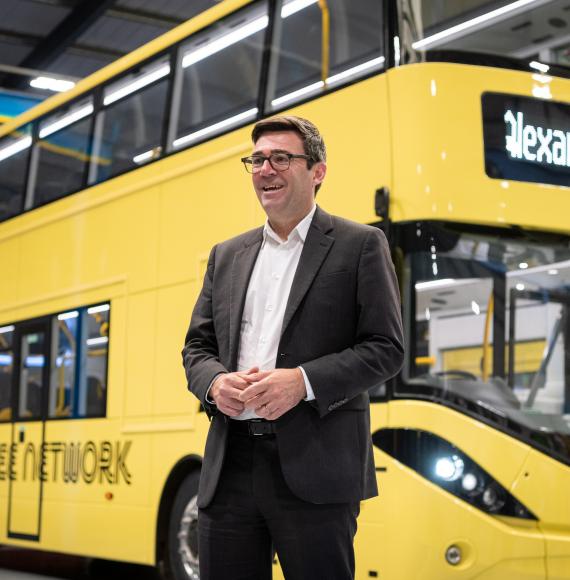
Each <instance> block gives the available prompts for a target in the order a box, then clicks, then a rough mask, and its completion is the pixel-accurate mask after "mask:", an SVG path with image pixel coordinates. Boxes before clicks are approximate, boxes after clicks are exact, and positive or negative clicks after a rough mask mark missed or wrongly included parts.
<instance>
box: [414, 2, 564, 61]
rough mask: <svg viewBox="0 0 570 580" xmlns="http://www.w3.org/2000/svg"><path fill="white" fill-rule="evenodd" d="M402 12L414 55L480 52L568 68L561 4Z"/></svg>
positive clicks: (466, 5) (464, 5) (449, 5)
mask: <svg viewBox="0 0 570 580" xmlns="http://www.w3.org/2000/svg"><path fill="white" fill-rule="evenodd" d="M403 10H404V12H405V13H406V17H405V19H404V20H405V22H406V23H409V24H410V30H411V31H412V37H413V41H412V48H414V49H415V50H456V51H468V52H480V53H486V54H493V55H498V56H507V57H512V58H517V59H524V60H528V61H529V62H532V61H537V65H538V66H540V65H541V64H542V65H544V63H548V64H557V65H565V66H570V40H569V37H568V27H569V25H570V13H569V12H568V2H567V1H566V0H552V1H550V2H542V1H541V2H539V1H536V0H535V1H532V0H531V1H528V2H513V1H512V0H511V1H505V0H503V1H499V2H489V1H488V0H464V1H462V2H428V1H427V0H424V1H422V2H417V3H408V2H406V3H405V4H404V8H403ZM547 68H548V67H547ZM537 70H539V69H537ZM539 72H546V71H544V70H539Z"/></svg>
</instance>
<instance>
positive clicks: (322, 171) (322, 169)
mask: <svg viewBox="0 0 570 580" xmlns="http://www.w3.org/2000/svg"><path fill="white" fill-rule="evenodd" d="M314 170H315V173H314V174H313V185H318V184H319V183H322V182H323V181H324V179H325V175H326V174H327V164H326V163H325V162H324V161H319V162H317V163H315V166H314Z"/></svg>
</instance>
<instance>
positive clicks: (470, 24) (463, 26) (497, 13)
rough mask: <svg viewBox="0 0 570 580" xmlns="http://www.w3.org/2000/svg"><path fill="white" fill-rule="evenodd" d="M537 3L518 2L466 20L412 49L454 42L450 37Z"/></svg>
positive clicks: (424, 39)
mask: <svg viewBox="0 0 570 580" xmlns="http://www.w3.org/2000/svg"><path fill="white" fill-rule="evenodd" d="M536 1H537V0H518V1H517V2H511V4H507V5H506V6H501V7H500V8H497V9H496V10H491V12H486V13H485V14H481V15H480V16H477V17H475V18H471V19H470V20H466V21H465V22H461V23H460V24H457V25H455V26H452V27H450V28H446V29H445V30H441V31H440V32H436V33H435V34H432V35H431V36H427V37H426V38H422V39H421V40H418V41H416V42H413V43H412V48H413V49H415V50H420V49H425V48H426V47H428V46H433V45H438V44H442V42H441V41H442V40H444V39H448V40H452V38H450V37H454V38H455V37H457V36H463V34H461V32H464V31H466V30H469V29H470V28H474V27H476V26H479V25H480V24H483V23H484V22H489V21H493V20H497V19H498V18H500V17H501V16H504V15H506V14H509V13H510V12H513V11H514V10H520V9H521V8H523V7H524V6H527V5H528V4H532V3H533V2H536Z"/></svg>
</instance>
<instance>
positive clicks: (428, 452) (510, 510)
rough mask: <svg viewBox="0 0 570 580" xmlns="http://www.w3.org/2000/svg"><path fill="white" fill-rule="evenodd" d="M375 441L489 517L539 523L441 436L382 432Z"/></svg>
mask: <svg viewBox="0 0 570 580" xmlns="http://www.w3.org/2000/svg"><path fill="white" fill-rule="evenodd" d="M372 440H373V441H374V445H376V446H377V447H378V448H380V449H382V451H384V452H385V453H387V454H388V455H391V456H392V457H393V458H394V459H396V460H398V461H399V462H400V463H403V464H404V465H406V466H408V467H410V468H411V469H413V470H414V471H417V472H418V473H419V474H420V475H422V476H423V477H425V478H426V479H429V480H430V481H431V482H432V483H435V484H436V485H438V486H439V487H441V488H442V489H445V491H447V492H449V493H451V494H453V495H454V496H456V497H458V498H460V499H462V500H463V501H466V502H468V503H469V504H471V505H472V506H474V507H476V508H478V509H480V510H482V511H484V512H486V513H488V514H494V515H503V516H511V517H515V518H523V519H529V520H536V519H537V518H536V516H535V515H534V514H533V513H532V512H531V511H530V510H529V509H528V508H526V507H525V506H524V505H523V504H522V503H521V502H520V501H518V500H517V499H516V498H515V497H514V496H513V495H512V494H511V493H509V491H508V490H506V489H505V488H504V487H503V486H502V485H501V484H500V483H499V482H498V481H496V480H495V479H494V478H493V476H492V475H490V474H489V473H487V472H486V471H485V470H484V469H483V468H482V467H481V466H480V465H479V464H477V463H476V462H475V461H473V460H472V459H471V458H470V457H469V456H468V455H466V454H465V453H463V451H461V450H460V449H458V448H457V447H455V446H454V445H452V444H451V443H449V441H446V440H445V439H443V438H441V437H439V436H438V435H434V434H433V433H429V432H427V431H419V430H416V429H380V430H379V431H376V432H375V433H374V434H373V435H372Z"/></svg>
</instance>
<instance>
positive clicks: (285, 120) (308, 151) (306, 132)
mask: <svg viewBox="0 0 570 580" xmlns="http://www.w3.org/2000/svg"><path fill="white" fill-rule="evenodd" d="M278 131H293V132H294V133H297V135H299V137H301V140H302V141H303V150H304V151H305V155H308V156H309V157H310V159H309V160H307V167H308V168H309V169H310V168H311V167H312V166H313V165H314V164H315V163H318V162H319V161H326V160H327V149H326V147H325V142H324V140H323V137H322V135H321V134H320V133H319V130H318V129H317V127H316V126H315V125H314V124H313V123H311V121H309V120H308V119H303V118H302V117H294V116H292V115H291V116H280V117H270V118H269V119H262V120H261V121H259V122H257V123H256V124H255V125H254V126H253V130H252V131H251V140H252V141H253V143H254V144H255V143H257V140H258V139H259V138H260V137H261V136H262V135H264V134H265V133H275V132H278ZM320 187H321V184H320V183H319V184H318V185H316V186H315V195H316V194H317V191H319V188H320Z"/></svg>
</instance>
